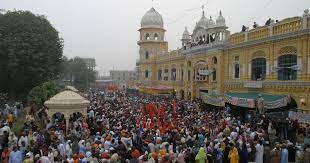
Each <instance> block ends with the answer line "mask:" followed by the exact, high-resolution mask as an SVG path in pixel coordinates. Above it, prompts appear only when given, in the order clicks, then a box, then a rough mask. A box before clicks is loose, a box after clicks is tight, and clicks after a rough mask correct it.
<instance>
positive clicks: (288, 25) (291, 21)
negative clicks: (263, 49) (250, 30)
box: [273, 17, 302, 35]
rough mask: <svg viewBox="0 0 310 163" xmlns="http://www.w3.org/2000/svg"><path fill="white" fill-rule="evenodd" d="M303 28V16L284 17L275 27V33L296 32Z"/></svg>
mask: <svg viewBox="0 0 310 163" xmlns="http://www.w3.org/2000/svg"><path fill="white" fill-rule="evenodd" d="M301 29H302V18H301V17H294V18H287V19H284V20H282V21H280V22H278V23H276V24H274V27H273V35H281V34H285V33H290V32H295V31H298V30H301Z"/></svg>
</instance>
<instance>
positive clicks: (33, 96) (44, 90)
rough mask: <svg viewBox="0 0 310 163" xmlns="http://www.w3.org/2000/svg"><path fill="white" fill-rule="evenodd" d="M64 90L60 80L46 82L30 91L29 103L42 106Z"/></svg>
mask: <svg viewBox="0 0 310 163" xmlns="http://www.w3.org/2000/svg"><path fill="white" fill-rule="evenodd" d="M62 90H64V86H63V85H61V84H59V82H56V81H49V82H45V83H43V84H41V85H39V86H36V87H34V88H33V89H32V90H31V91H30V92H29V94H28V96H27V103H28V104H29V105H32V104H35V105H37V106H38V107H41V106H43V104H44V102H45V101H47V100H48V99H49V98H51V97H53V96H54V95H56V94H57V93H59V92H61V91H62Z"/></svg>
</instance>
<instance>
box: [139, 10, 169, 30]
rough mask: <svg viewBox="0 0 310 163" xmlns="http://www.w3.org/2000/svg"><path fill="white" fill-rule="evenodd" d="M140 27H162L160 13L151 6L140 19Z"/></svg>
mask: <svg viewBox="0 0 310 163" xmlns="http://www.w3.org/2000/svg"><path fill="white" fill-rule="evenodd" d="M141 27H142V28H148V27H155V28H163V27H164V21H163V18H162V16H161V15H160V13H158V12H157V11H156V10H155V9H154V8H153V7H152V8H151V9H150V10H149V11H148V12H146V13H145V14H144V16H143V17H142V20H141Z"/></svg>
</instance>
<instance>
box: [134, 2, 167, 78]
mask: <svg viewBox="0 0 310 163" xmlns="http://www.w3.org/2000/svg"><path fill="white" fill-rule="evenodd" d="M138 31H139V32H140V40H139V41H138V45H139V46H140V50H139V59H140V61H139V72H140V73H139V76H140V80H142V81H150V80H152V81H154V80H156V64H155V61H156V58H157V56H158V55H166V54H167V52H168V43H167V42H166V41H165V32H166V30H165V29H164V22H163V18H162V16H161V15H160V14H159V13H158V12H157V11H156V10H155V9H154V8H153V7H152V8H151V9H150V10H149V11H147V12H146V13H145V15H144V16H143V17H142V20H141V28H140V29H139V30H138Z"/></svg>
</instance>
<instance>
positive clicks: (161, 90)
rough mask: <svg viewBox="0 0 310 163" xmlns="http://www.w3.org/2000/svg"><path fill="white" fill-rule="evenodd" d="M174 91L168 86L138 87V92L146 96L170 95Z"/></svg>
mask: <svg viewBox="0 0 310 163" xmlns="http://www.w3.org/2000/svg"><path fill="white" fill-rule="evenodd" d="M173 91H174V89H173V88H172V87H168V86H140V87H139V92H141V93H147V94H153V95H154V94H170V93H173Z"/></svg>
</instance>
